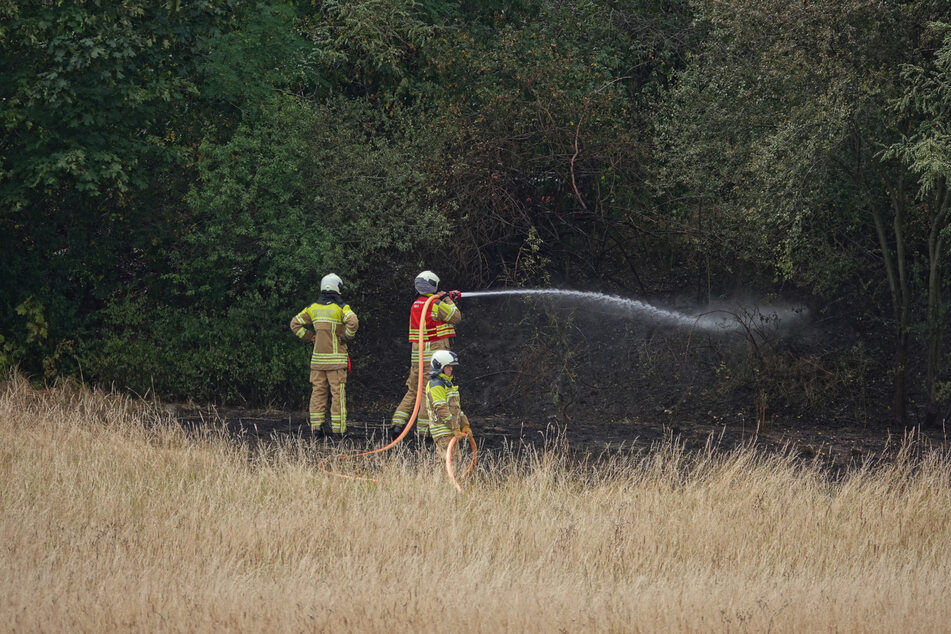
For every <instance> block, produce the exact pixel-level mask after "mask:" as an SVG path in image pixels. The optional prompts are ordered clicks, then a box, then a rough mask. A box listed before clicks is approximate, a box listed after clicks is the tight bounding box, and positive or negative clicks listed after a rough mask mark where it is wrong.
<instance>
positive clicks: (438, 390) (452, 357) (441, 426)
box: [426, 350, 472, 452]
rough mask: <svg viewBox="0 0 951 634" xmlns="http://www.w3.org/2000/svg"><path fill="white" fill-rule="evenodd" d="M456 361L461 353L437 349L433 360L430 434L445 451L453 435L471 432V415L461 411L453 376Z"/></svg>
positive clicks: (428, 395) (428, 406)
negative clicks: (468, 415)
mask: <svg viewBox="0 0 951 634" xmlns="http://www.w3.org/2000/svg"><path fill="white" fill-rule="evenodd" d="M456 365H459V356H458V355H457V354H456V353H455V352H451V351H449V350H437V351H436V352H434V353H433V358H432V361H430V368H431V372H430V375H429V381H428V382H427V383H426V409H427V411H428V412H429V420H430V423H429V434H430V435H431V436H432V437H433V442H435V443H436V449H437V450H438V451H440V452H445V451H446V448H447V447H448V446H449V441H450V440H451V439H452V437H453V436H455V437H456V438H458V439H460V440H462V439H463V438H465V437H466V436H468V435H470V434H472V429H470V427H469V418H468V417H467V416H466V414H465V412H463V411H462V403H461V400H460V398H459V388H458V387H457V386H456V384H455V382H454V380H453V376H452V375H453V367H454V366H456Z"/></svg>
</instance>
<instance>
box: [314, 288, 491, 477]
mask: <svg viewBox="0 0 951 634" xmlns="http://www.w3.org/2000/svg"><path fill="white" fill-rule="evenodd" d="M450 297H451V298H453V299H458V298H460V297H462V293H460V292H459V291H452V292H450ZM437 299H441V297H440V296H438V295H433V296H432V297H430V298H429V299H427V300H426V303H425V304H423V310H422V312H420V315H419V341H418V344H419V381H418V382H417V384H416V406H415V407H414V408H413V413H412V414H411V415H410V417H409V420H408V421H407V423H406V425H405V426H404V427H403V431H402V432H400V435H399V436H397V437H396V438H394V439H393V441H392V442H390V443H389V444H387V445H386V446H384V447H380V448H378V449H372V450H370V451H364V452H361V453H355V454H343V455H337V456H330V457H328V458H325V459H323V460H321V461H320V462H319V463H318V464H317V469H318V470H319V471H323V472H324V473H327V474H329V475H332V476H337V477H338V478H346V479H348V480H361V481H363V482H378V480H377V479H376V478H369V477H364V476H353V475H347V474H345V473H337V472H335V471H331V470H330V469H329V468H327V463H329V462H331V461H333V460H346V459H349V458H360V457H362V456H370V455H373V454H375V453H382V452H384V451H388V450H390V449H392V448H393V447H395V446H396V445H398V444H399V443H400V442H401V441H402V440H403V439H404V438H405V437H406V435H407V434H409V432H410V430H411V429H412V428H413V425H414V424H415V423H416V418H417V415H418V414H419V408H420V405H421V404H422V401H423V375H424V370H425V367H424V366H425V356H426V355H425V341H426V315H428V314H429V309H430V306H431V305H432V303H433V302H434V301H435V300H437ZM468 438H469V446H470V447H471V449H472V462H471V463H470V464H469V467H468V468H467V469H466V471H465V473H463V474H462V477H461V478H460V479H465V478H466V477H467V476H468V475H469V474H470V473H472V471H473V469H475V464H476V457H477V449H476V442H475V439H474V438H473V437H472V435H471V434H470V435H469V436H468ZM455 446H456V437H455V436H453V438H452V440H450V441H449V446H448V447H447V448H446V471H447V472H448V473H449V479H450V480H452V483H453V485H454V486H455V487H456V490H457V491H462V487H460V486H459V482H458V481H457V480H456V476H455V473H454V472H453V469H452V450H453V448H454V447H455Z"/></svg>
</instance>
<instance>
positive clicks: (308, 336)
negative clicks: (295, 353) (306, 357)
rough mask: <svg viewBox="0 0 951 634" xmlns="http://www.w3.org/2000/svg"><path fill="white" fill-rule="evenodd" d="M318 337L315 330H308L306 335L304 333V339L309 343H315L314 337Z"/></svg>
mask: <svg viewBox="0 0 951 634" xmlns="http://www.w3.org/2000/svg"><path fill="white" fill-rule="evenodd" d="M316 338H317V333H314V332H308V333H307V334H306V335H304V341H306V342H307V343H314V339H316Z"/></svg>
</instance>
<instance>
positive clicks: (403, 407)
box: [392, 271, 462, 438]
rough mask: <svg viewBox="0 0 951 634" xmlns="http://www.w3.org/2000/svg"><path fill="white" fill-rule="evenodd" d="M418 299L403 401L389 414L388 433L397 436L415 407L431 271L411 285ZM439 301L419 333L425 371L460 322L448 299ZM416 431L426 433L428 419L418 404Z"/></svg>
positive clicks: (434, 285) (432, 287)
mask: <svg viewBox="0 0 951 634" xmlns="http://www.w3.org/2000/svg"><path fill="white" fill-rule="evenodd" d="M414 285H415V287H416V292H417V293H419V297H418V298H417V299H416V301H415V302H414V303H413V306H412V307H411V308H410V312H409V340H410V343H411V345H412V352H411V354H410V364H409V377H407V379H406V393H405V394H404V395H403V400H402V401H400V404H399V405H398V406H397V407H396V412H394V414H393V428H392V433H393V435H394V436H398V435H399V434H400V433H401V432H402V431H403V428H404V427H405V426H406V423H407V422H409V417H410V415H411V414H412V413H413V407H414V406H415V405H416V391H417V389H418V388H419V352H420V350H419V319H420V316H421V315H422V312H423V307H424V306H425V304H426V300H427V299H428V298H430V297H432V296H433V295H436V294H437V292H436V291H437V290H438V286H439V276H437V275H436V274H435V273H433V272H432V271H423V272H422V273H420V274H419V275H417V276H416V279H415V281H414ZM440 295H441V296H440V298H439V299H437V300H436V301H435V302H433V303H432V304H431V305H430V310H429V314H428V315H426V316H425V324H424V332H423V364H424V366H425V367H429V363H430V360H431V359H432V356H433V353H434V352H436V351H437V350H449V341H450V340H451V339H452V338H453V337H455V336H456V328H455V325H456V324H458V323H459V322H460V321H462V311H460V310H459V307H458V306H456V304H455V303H454V302H453V301H452V298H450V297H447V296H445V295H443V294H440ZM416 429H417V431H418V432H419V434H420V435H421V437H422V438H425V437H426V435H427V434H428V433H429V416H428V413H427V411H426V408H425V407H423V404H422V403H420V408H419V414H418V415H417V420H416Z"/></svg>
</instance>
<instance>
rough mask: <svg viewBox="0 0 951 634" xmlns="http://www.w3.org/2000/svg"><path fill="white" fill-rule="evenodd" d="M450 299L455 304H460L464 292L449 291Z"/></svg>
mask: <svg viewBox="0 0 951 634" xmlns="http://www.w3.org/2000/svg"><path fill="white" fill-rule="evenodd" d="M449 299H451V300H452V301H454V302H458V301H459V300H460V299H462V291H449Z"/></svg>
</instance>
